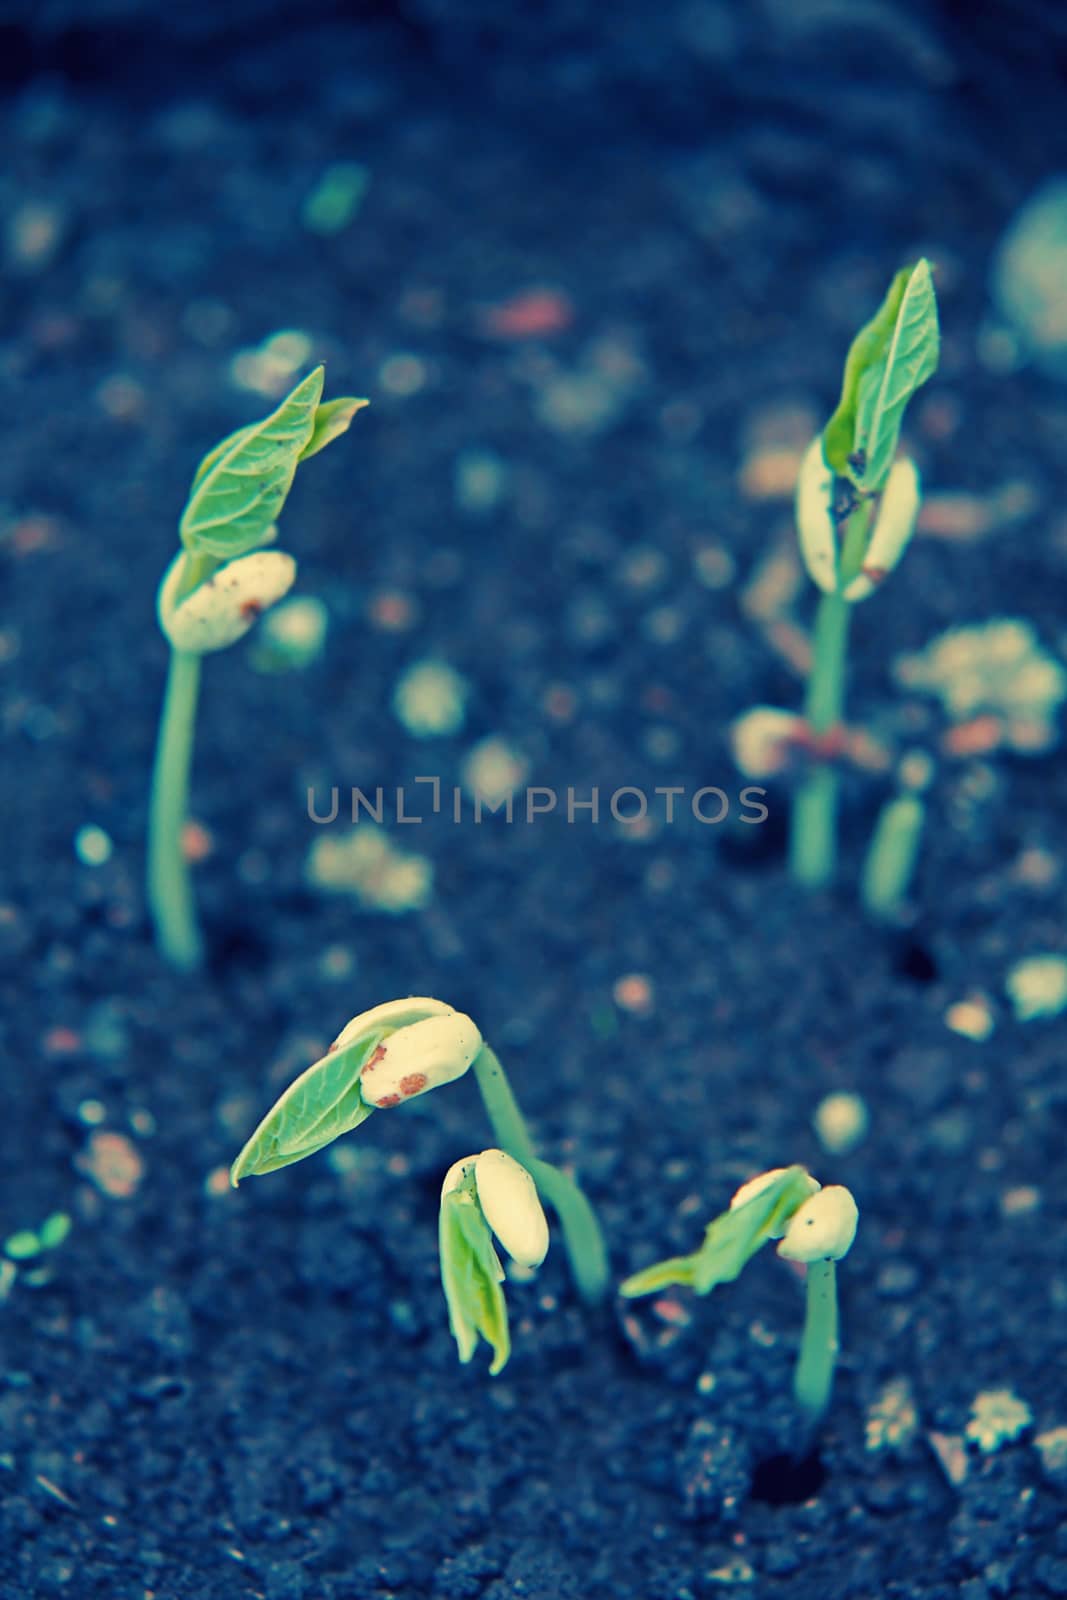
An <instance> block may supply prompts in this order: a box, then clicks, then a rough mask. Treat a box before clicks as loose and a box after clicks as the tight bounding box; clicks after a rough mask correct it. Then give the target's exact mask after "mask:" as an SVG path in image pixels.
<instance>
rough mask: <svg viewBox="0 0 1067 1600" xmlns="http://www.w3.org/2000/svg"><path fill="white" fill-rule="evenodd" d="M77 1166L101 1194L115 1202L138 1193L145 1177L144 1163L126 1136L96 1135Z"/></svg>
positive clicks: (91, 1138)
mask: <svg viewBox="0 0 1067 1600" xmlns="http://www.w3.org/2000/svg"><path fill="white" fill-rule="evenodd" d="M77 1164H78V1167H79V1169H80V1170H81V1171H82V1172H84V1173H85V1174H86V1176H87V1177H88V1178H91V1179H92V1181H93V1183H95V1185H96V1187H97V1188H98V1189H99V1190H100V1191H101V1193H102V1194H108V1195H111V1197H112V1199H115V1200H128V1199H129V1197H130V1196H131V1195H133V1194H136V1192H137V1190H138V1189H139V1188H140V1184H141V1179H142V1178H143V1177H144V1162H143V1161H142V1159H141V1157H140V1155H139V1154H138V1152H137V1148H136V1146H135V1145H134V1144H133V1143H132V1141H131V1140H129V1139H127V1138H126V1135H125V1134H123V1133H103V1132H97V1133H94V1134H93V1135H92V1136H91V1137H90V1139H89V1143H88V1144H87V1145H86V1147H85V1149H84V1150H83V1151H82V1153H81V1155H80V1156H79V1157H78V1159H77Z"/></svg>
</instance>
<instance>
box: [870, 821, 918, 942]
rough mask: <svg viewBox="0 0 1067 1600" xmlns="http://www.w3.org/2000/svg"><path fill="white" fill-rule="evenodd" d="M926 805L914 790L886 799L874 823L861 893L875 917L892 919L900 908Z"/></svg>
mask: <svg viewBox="0 0 1067 1600" xmlns="http://www.w3.org/2000/svg"><path fill="white" fill-rule="evenodd" d="M925 817H926V807H925V805H924V804H923V802H922V801H921V800H920V799H919V798H918V796H917V795H914V794H900V795H897V797H896V798H895V799H894V800H887V801H886V803H885V805H884V806H883V807H882V809H881V811H880V813H879V815H878V821H877V822H876V823H875V825H874V833H873V834H872V836H871V843H870V848H869V849H868V851H867V860H866V861H865V862H864V865H863V877H862V879H861V886H860V894H861V898H862V900H863V904H864V905H865V906H866V908H867V910H868V911H869V912H870V914H871V916H872V917H877V918H878V920H879V921H881V922H888V921H891V920H892V919H893V918H894V917H895V916H896V915H897V914H898V912H899V911H900V908H901V906H902V904H903V902H904V897H905V895H906V894H907V892H908V885H909V884H910V882H911V880H912V875H913V874H914V872H915V863H916V861H917V860H918V857H919V842H920V840H921V838H922V831H923V821H924V819H925Z"/></svg>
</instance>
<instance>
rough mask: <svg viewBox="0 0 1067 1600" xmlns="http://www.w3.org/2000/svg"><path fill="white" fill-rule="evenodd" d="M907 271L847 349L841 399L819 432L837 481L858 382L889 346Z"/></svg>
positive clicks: (852, 428)
mask: <svg viewBox="0 0 1067 1600" xmlns="http://www.w3.org/2000/svg"><path fill="white" fill-rule="evenodd" d="M912 271H913V269H912V268H911V267H902V268H901V270H900V271H899V272H898V273H897V274H896V275H895V277H894V278H893V282H892V283H891V284H890V285H889V293H888V294H887V295H886V297H885V299H884V300H883V301H882V304H881V305H880V306H879V308H878V310H877V312H876V313H875V315H874V316H873V317H872V318H871V320H870V322H868V323H866V324H865V325H864V326H863V327H862V328H861V329H860V331H859V333H857V335H856V337H855V338H854V339H853V341H852V343H851V345H850V346H849V352H848V355H847V357H846V359H845V376H844V379H843V381H842V384H841V398H840V400H839V401H838V402H837V410H836V411H835V412H834V414H833V416H832V417H831V418H830V420H829V422H828V423H827V424H826V427H825V428H824V429H823V432H822V447H823V455H824V456H825V458H826V464H827V466H829V467H831V468H832V469H833V471H834V472H835V473H836V474H837V476H838V477H839V478H843V477H845V475H846V473H847V471H848V458H849V456H850V455H851V454H852V452H853V451H854V450H855V448H856V445H855V437H856V408H857V405H858V403H859V387H860V379H861V378H862V377H863V375H864V374H865V373H866V372H868V371H869V370H870V368H871V367H872V366H874V364H875V363H876V362H877V361H878V360H879V359H880V357H881V355H882V352H883V351H884V350H885V348H886V346H887V345H888V344H889V341H890V339H891V338H892V335H893V328H894V326H895V325H896V320H897V312H898V311H899V309H900V302H901V301H902V300H903V298H904V291H905V289H906V288H907V286H908V279H909V278H910V277H911V275H912Z"/></svg>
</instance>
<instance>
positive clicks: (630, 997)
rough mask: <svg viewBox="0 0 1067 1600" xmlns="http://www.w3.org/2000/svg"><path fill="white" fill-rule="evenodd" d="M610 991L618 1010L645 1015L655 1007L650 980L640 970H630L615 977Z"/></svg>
mask: <svg viewBox="0 0 1067 1600" xmlns="http://www.w3.org/2000/svg"><path fill="white" fill-rule="evenodd" d="M611 993H612V998H613V999H614V1001H615V1004H616V1005H617V1006H618V1008H619V1010H620V1011H629V1012H630V1013H631V1014H632V1015H633V1016H638V1017H647V1016H650V1015H651V1014H652V1012H653V1010H654V1009H655V997H654V991H653V988H652V981H651V979H650V978H646V977H645V975H644V973H642V972H631V973H628V974H627V975H626V977H624V978H618V979H616V981H615V984H614V986H613V988H612V991H611Z"/></svg>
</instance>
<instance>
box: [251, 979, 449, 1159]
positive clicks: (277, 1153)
mask: <svg viewBox="0 0 1067 1600" xmlns="http://www.w3.org/2000/svg"><path fill="white" fill-rule="evenodd" d="M442 1014H444V1015H451V1014H452V1008H451V1007H450V1006H446V1005H444V1004H442V1002H441V1001H440V1000H431V999H427V998H425V997H423V996H413V997H412V998H411V999H409V1000H390V1001H387V1002H386V1004H385V1005H380V1006H374V1007H373V1008H372V1009H371V1010H370V1011H363V1012H360V1014H359V1015H358V1016H356V1017H353V1018H352V1020H351V1022H349V1023H348V1024H347V1026H346V1027H345V1028H343V1029H342V1031H341V1033H340V1034H339V1035H338V1036H337V1038H336V1039H335V1040H334V1043H333V1044H332V1045H331V1046H330V1049H329V1050H328V1051H327V1053H326V1054H325V1055H324V1056H323V1057H322V1059H321V1061H316V1062H314V1063H313V1064H312V1065H311V1066H310V1067H308V1069H307V1071H306V1072H302V1073H301V1074H300V1076H299V1078H297V1079H296V1081H295V1082H294V1083H291V1084H290V1085H289V1087H288V1089H286V1091H285V1093H284V1094H283V1095H282V1096H281V1098H280V1099H279V1100H277V1101H276V1102H275V1103H274V1105H273V1106H272V1107H271V1109H270V1110H269V1111H268V1112H267V1115H266V1116H265V1117H264V1118H263V1121H262V1122H261V1123H260V1124H259V1127H258V1128H257V1129H256V1131H255V1132H254V1133H253V1135H252V1137H251V1138H250V1139H249V1140H248V1143H247V1144H246V1145H245V1147H244V1149H243V1150H242V1151H241V1153H240V1155H239V1156H238V1157H237V1160H236V1161H235V1162H234V1164H233V1166H232V1167H231V1169H230V1182H231V1183H232V1184H233V1186H234V1188H236V1187H237V1185H238V1184H239V1183H240V1181H241V1179H242V1178H254V1177H258V1176H259V1175H260V1174H261V1173H264V1172H276V1171H277V1170H278V1168H279V1167H288V1166H291V1165H292V1164H293V1162H294V1161H303V1160H304V1158H305V1156H313V1155H314V1154H315V1153H316V1151H318V1150H322V1149H323V1148H324V1147H325V1146H326V1145H328V1144H332V1143H333V1141H334V1139H339V1138H340V1137H341V1135H342V1134H344V1133H350V1132H351V1131H352V1129H353V1128H358V1127H359V1125H360V1123H361V1122H366V1120H367V1118H368V1117H369V1116H370V1115H371V1113H372V1112H373V1110H374V1106H373V1105H371V1104H370V1103H369V1102H368V1101H367V1100H365V1099H364V1097H363V1093H362V1089H361V1087H360V1074H361V1073H362V1071H363V1069H364V1067H365V1066H366V1065H367V1063H368V1062H369V1061H371V1060H372V1058H373V1057H374V1056H375V1055H376V1052H377V1050H378V1047H379V1045H381V1044H382V1043H383V1041H384V1040H386V1039H388V1038H390V1037H391V1036H392V1035H393V1034H394V1033H396V1032H397V1031H398V1030H399V1029H401V1028H406V1027H408V1026H410V1025H412V1024H414V1023H418V1022H422V1021H424V1020H426V1019H427V1018H429V1017H436V1016H440V1015H442Z"/></svg>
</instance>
